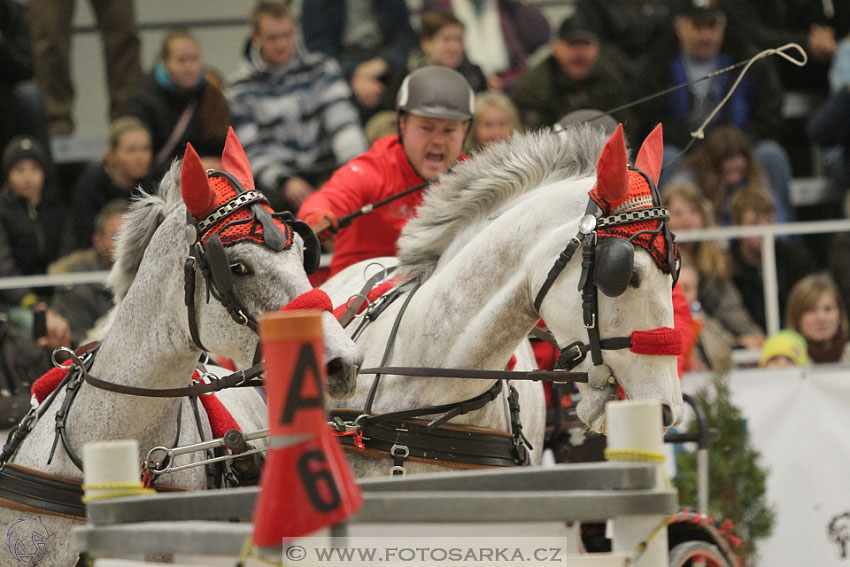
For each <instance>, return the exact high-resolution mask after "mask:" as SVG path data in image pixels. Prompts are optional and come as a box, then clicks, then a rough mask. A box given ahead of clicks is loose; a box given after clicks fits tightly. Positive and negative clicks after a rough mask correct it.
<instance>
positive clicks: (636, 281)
mask: <svg viewBox="0 0 850 567" xmlns="http://www.w3.org/2000/svg"><path fill="white" fill-rule="evenodd" d="M629 285H630V286H631V287H634V288H638V287H640V276H639V275H638V273H637V270H632V277H631V279H630V280H629Z"/></svg>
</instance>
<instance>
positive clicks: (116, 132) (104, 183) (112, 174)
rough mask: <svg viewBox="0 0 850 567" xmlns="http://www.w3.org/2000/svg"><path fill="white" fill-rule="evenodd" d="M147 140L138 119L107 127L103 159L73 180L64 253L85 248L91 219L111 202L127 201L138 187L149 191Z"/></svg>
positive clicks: (127, 118)
mask: <svg viewBox="0 0 850 567" xmlns="http://www.w3.org/2000/svg"><path fill="white" fill-rule="evenodd" d="M152 157H153V153H152V152H151V136H150V134H149V133H148V129H147V128H146V127H145V125H144V124H143V123H142V122H141V121H140V120H139V119H138V118H134V117H132V116H124V117H121V118H119V119H117V120H115V121H114V122H113V123H112V124H111V125H110V127H109V140H108V146H107V149H106V156H105V157H104V159H103V160H102V161H99V162H97V163H93V164H91V165H89V166H88V167H87V168H86V170H85V171H83V173H82V174H81V175H80V177H79V179H78V180H77V185H76V187H75V188H74V197H73V201H72V204H71V212H72V220H71V224H72V231H71V234H70V235H69V239H70V242H69V243H67V244H66V247H65V248H66V251H68V252H70V251H73V250H79V249H81V248H89V247H90V246H91V245H92V235H93V234H94V219H95V217H96V216H97V213H98V212H99V211H100V209H101V208H103V206H104V205H106V203H108V202H109V201H112V200H113V199H123V200H126V201H129V200H130V198H131V197H132V196H134V195H136V194H137V192H138V190H139V187H141V188H143V189H146V190H151V189H152V188H153V180H152V179H151V177H150V168H151V159H152Z"/></svg>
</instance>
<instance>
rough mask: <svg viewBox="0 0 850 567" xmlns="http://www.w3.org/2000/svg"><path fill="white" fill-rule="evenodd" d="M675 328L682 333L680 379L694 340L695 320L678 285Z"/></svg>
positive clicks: (675, 288)
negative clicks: (689, 348)
mask: <svg viewBox="0 0 850 567" xmlns="http://www.w3.org/2000/svg"><path fill="white" fill-rule="evenodd" d="M673 326H674V327H675V328H676V329H678V330H679V332H680V333H682V347H683V348H682V354H680V355H679V356H678V358H677V360H676V362H677V364H678V368H679V378H681V377H682V372H683V370H684V364H685V357H687V355H688V347H689V346H690V345H691V343H692V342H693V339H694V319H693V317H691V307H690V306H689V305H688V301H687V300H686V299H685V294H684V293H682V290H681V289H680V288H679V285H678V284H676V287H674V288H673Z"/></svg>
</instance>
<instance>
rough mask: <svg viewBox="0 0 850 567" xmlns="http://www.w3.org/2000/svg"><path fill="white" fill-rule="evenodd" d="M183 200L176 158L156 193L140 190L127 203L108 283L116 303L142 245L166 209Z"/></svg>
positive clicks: (136, 266) (142, 250) (134, 269)
mask: <svg viewBox="0 0 850 567" xmlns="http://www.w3.org/2000/svg"><path fill="white" fill-rule="evenodd" d="M180 203H182V198H181V195H180V162H179V161H175V162H174V163H173V164H172V165H171V168H170V169H169V170H168V172H167V173H166V174H165V175H164V176H163V178H162V181H160V183H159V187H158V188H157V191H156V193H153V194H149V193H145V192H142V193H141V196H139V197H138V198H137V199H135V200H134V201H133V202H132V203H130V209H129V211H128V212H127V214H126V216H125V222H124V223H123V224H122V225H121V230H120V231H119V232H118V236H117V238H116V243H115V264H114V265H113V266H112V270H111V271H110V273H109V278H108V280H107V285H108V286H109V288H110V289H111V290H112V293H113V295H114V297H115V303H116V304H117V303H119V302H120V301H121V300H122V299H123V298H124V296H125V295H126V293H127V290H128V289H130V284H132V283H133V280H134V279H135V277H136V272H138V270H139V265H140V264H141V263H142V258H143V257H144V254H145V249H146V248H147V247H148V244H149V243H150V241H151V238H152V237H153V234H154V233H155V232H156V229H157V228H159V225H161V224H162V221H164V220H165V217H166V215H167V214H168V211H170V210H171V209H172V208H173V207H175V206H177V205H178V204H180Z"/></svg>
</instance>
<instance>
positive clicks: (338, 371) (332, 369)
mask: <svg viewBox="0 0 850 567" xmlns="http://www.w3.org/2000/svg"><path fill="white" fill-rule="evenodd" d="M325 369H326V370H327V371H328V378H330V377H332V376H342V375H343V373H344V372H345V368H344V366H343V363H342V360H341V359H339V358H334V359H331V360H329V361H328V362H327V364H326V365H325Z"/></svg>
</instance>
